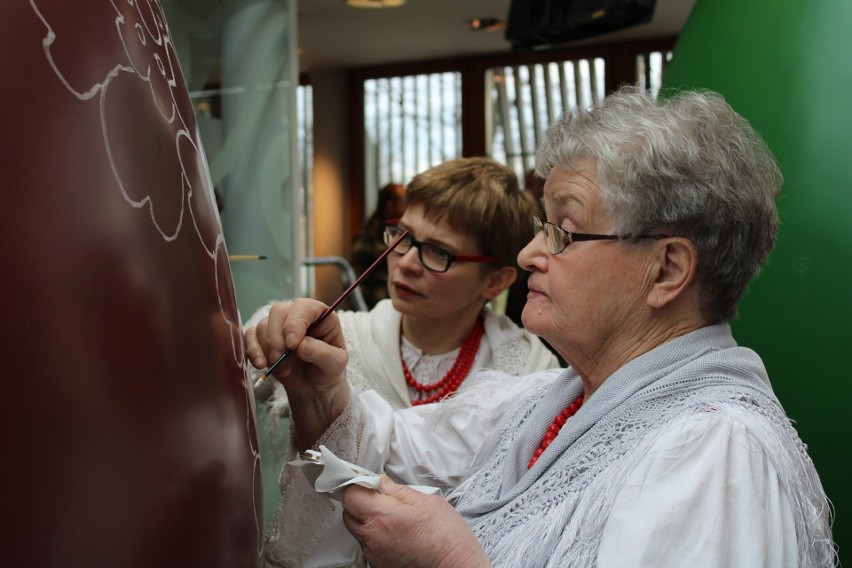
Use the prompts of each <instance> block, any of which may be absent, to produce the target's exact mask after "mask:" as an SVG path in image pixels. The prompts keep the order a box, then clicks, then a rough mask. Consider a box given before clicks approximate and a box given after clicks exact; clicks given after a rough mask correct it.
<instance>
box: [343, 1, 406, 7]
mask: <svg viewBox="0 0 852 568" xmlns="http://www.w3.org/2000/svg"><path fill="white" fill-rule="evenodd" d="M403 4H405V0H346V5H347V6H352V7H353V8H396V7H397V6H402V5H403Z"/></svg>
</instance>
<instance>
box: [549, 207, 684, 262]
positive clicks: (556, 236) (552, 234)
mask: <svg viewBox="0 0 852 568" xmlns="http://www.w3.org/2000/svg"><path fill="white" fill-rule="evenodd" d="M533 228H534V229H535V234H536V235H538V234H539V233H541V232H542V231H544V243H545V244H546V245H547V252H549V253H550V254H559V253H560V252H562V251H563V250H565V247H567V246H568V245H570V244H571V243H574V242H577V241H630V240H634V239H665V238H667V237H669V235H635V236H627V237H622V236H620V235H598V234H594V233H572V232H571V231H568V230H565V229H563V228H562V227H560V226H558V225H556V224H554V223H551V222H549V221H542V220H541V217H539V216H538V215H533Z"/></svg>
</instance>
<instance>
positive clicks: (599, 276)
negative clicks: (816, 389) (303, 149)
mask: <svg viewBox="0 0 852 568" xmlns="http://www.w3.org/2000/svg"><path fill="white" fill-rule="evenodd" d="M536 169H537V172H538V174H539V175H541V176H543V177H545V178H546V183H545V187H544V210H545V215H546V218H545V219H541V218H538V217H536V218H535V219H534V221H533V222H534V224H535V229H536V232H537V234H536V236H535V237H534V239H533V240H532V241H531V242H530V243H529V244H528V245H527V246H526V248H525V249H524V250H523V251H521V253H520V254H519V256H518V260H519V263H520V265H521V266H522V267H523V268H525V269H526V270H528V271H530V278H529V294H528V296H527V304H526V306H525V308H524V311H523V321H524V324H525V326H526V327H527V328H528V329H529V330H530V331H532V332H534V333H536V334H538V335H540V336H542V337H543V338H545V339H546V340H547V341H548V342H549V343H550V344H551V345H552V346H553V347H554V348H555V349H556V350H557V351H558V352H559V353H560V354H561V355H562V356H563V357H564V358H565V360H566V361H568V363H569V367H568V368H567V369H564V370H561V371H560V370H553V371H545V372H539V373H534V374H532V375H528V376H525V377H520V378H516V379H514V380H510V381H506V380H505V378H503V380H497V379H498V377H499V376H500V373H498V372H492V373H490V374H489V373H480V374H479V376H478V377H477V381H478V387H477V388H470V389H468V391H467V392H466V393H464V394H460V395H458V396H456V397H455V398H454V399H451V400H449V401H447V402H445V403H444V404H441V405H426V406H422V407H419V408H415V409H407V410H403V411H396V412H393V411H390V410H389V409H388V408H387V406H386V404H385V403H383V402H382V400H381V399H380V398H379V397H377V396H373V395H372V394H371V393H370V392H367V393H364V394H361V395H360V396H354V395H352V396H350V391H349V388H348V386H347V385H346V380H345V363H346V358H347V356H346V352H345V349H344V345H343V342H342V339H341V337H340V330H339V327H338V325H337V322H336V320H334V319H333V318H328V319H326V320H325V321H324V322H323V324H322V325H320V326H317V328H316V329H314V330H311V334H310V335H307V336H306V335H305V329H306V328H307V326H308V325H309V324H310V323H311V322H312V321H314V320H315V319H316V318H317V317H318V316H319V314H320V313H321V312H322V310H323V306H322V305H321V304H318V303H316V302H313V301H310V300H305V301H300V302H296V303H295V304H294V305H292V306H291V308H290V310H289V313H288V314H287V315H286V318H284V319H283V320H282V321H279V322H275V325H263V326H261V327H259V328H258V330H257V331H258V333H257V334H256V335H254V334H253V335H252V337H251V338H250V339H249V340H248V353H249V355H250V357H251V358H252V361H253V362H254V364H255V366H262V365H263V364H265V362H266V361H269V360H271V359H274V358H275V357H276V356H277V355H278V353H279V352H280V350H281V346H282V345H283V344H284V339H283V338H284V337H285V335H288V334H289V335H290V337H289V339H288V341H287V346H288V347H296V348H297V350H296V353H297V355H298V357H297V358H296V360H293V361H292V362H291V363H290V364H289V366H287V367H286V368H285V369H282V370H281V371H280V372H279V374H278V377H279V378H280V380H281V381H282V383H283V384H284V386H285V388H286V389H287V390H288V393H289V394H290V401H291V405H292V408H293V428H294V432H295V437H296V442H297V444H298V445H299V447H300V449H301V450H307V449H309V448H311V447H312V446H319V445H324V446H327V447H334V448H336V449H337V450H338V456H339V457H341V458H343V459H345V460H348V461H350V462H354V463H357V464H359V465H361V466H363V467H365V468H367V469H371V470H373V471H384V472H386V473H387V475H388V477H389V478H385V479H384V483H383V488H382V491H379V492H377V491H372V490H370V489H366V488H363V487H358V486H354V487H351V488H349V489H347V490H346V493H345V494H344V496H343V508H344V520H345V523H346V526H347V528H348V529H349V531H350V532H351V533H352V534H353V535H354V536H355V537H356V538H357V539H358V541H359V542H360V543H361V545H362V547H363V550H364V552H365V555H366V557H367V559H368V560H369V561H370V563H371V565H372V566H374V567H382V566H403V565H405V566H424V567H425V566H430V567H434V566H441V567H460V566H490V565H493V566H509V567H520V566H524V567H532V566H553V567H557V566H558V567H563V566H598V567H607V566H634V567H635V566H655V567H656V566H720V567H722V566H725V567H732V566H734V567H740V566H741V567H744V568H745V567H748V568H753V567H755V566H773V567H774V566H832V565H835V564H836V562H837V557H836V553H835V550H834V545H833V543H832V539H831V528H830V522H831V519H830V506H829V503H828V501H827V499H826V496H825V494H824V491H823V489H822V486H821V483H820V481H819V477H818V475H817V473H816V471H815V469H814V466H813V463H812V462H811V460H810V458H809V457H808V455H807V453H806V450H805V446H804V444H803V443H802V442H801V441H800V440H799V437H798V436H797V434H796V432H795V430H794V429H793V427H792V426H791V424H790V420H789V419H788V418H787V416H786V414H785V412H784V410H783V408H782V407H781V404H780V403H779V402H778V400H777V398H776V397H775V395H774V394H773V392H772V388H771V386H770V383H769V377H768V376H767V373H766V370H765V368H764V365H763V363H762V361H761V359H760V357H759V356H758V355H757V354H756V353H754V352H753V351H751V350H749V349H747V348H744V347H740V346H738V345H737V343H736V341H735V340H734V338H733V337H732V335H731V329H730V326H729V324H728V322H729V321H730V320H731V319H733V318H734V317H735V315H736V311H737V304H738V302H739V300H740V298H741V297H742V296H743V294H744V293H745V290H746V288H747V287H748V285H749V283H750V282H751V281H752V279H754V277H755V276H756V275H757V273H758V272H759V271H760V269H761V267H762V266H763V264H764V263H765V262H766V259H767V257H768V255H769V252H770V251H771V249H772V247H773V245H774V243H775V238H776V230H777V225H778V218H777V211H776V206H775V198H776V196H777V195H778V193H779V192H780V190H781V185H782V179H781V174H780V172H779V169H778V167H777V165H776V163H775V160H774V158H773V156H772V154H771V153H770V151H769V150H768V148H767V147H766V145H765V144H764V143H763V141H762V140H761V139H760V137H759V136H758V135H757V134H756V133H755V132H754V130H753V129H752V128H751V127H750V125H749V124H748V123H747V122H746V121H745V120H744V119H743V118H742V117H741V116H739V115H738V114H736V113H735V112H734V111H733V109H731V107H730V106H729V105H728V104H727V103H726V102H725V101H724V100H723V99H722V98H721V97H720V96H718V95H715V94H712V93H706V92H687V93H681V94H678V95H676V96H673V97H671V98H669V99H665V100H660V101H654V100H652V98H651V97H649V96H648V95H647V94H644V93H642V92H640V91H638V90H633V89H623V90H621V91H619V92H617V93H615V94H613V95H610V96H609V97H607V99H606V100H605V101H604V102H603V103H602V104H601V105H599V106H597V107H595V108H592V109H589V110H584V109H577V110H576V111H574V112H572V113H571V114H569V115H567V116H565V117H564V118H562V119H561V120H560V121H559V122H558V123H556V124H555V125H553V126H552V127H551V128H550V129H549V131H548V133H547V135H546V137H545V140H544V141H543V143H542V144H541V146H540V148H539V150H538V152H537V154H536ZM554 379H555V380H554ZM456 413H459V414H463V415H465V416H468V417H469V416H470V415H473V416H474V417H475V420H476V421H478V423H479V427H477V428H475V429H470V428H467V429H464V430H461V429H458V428H454V425H455V424H456V423H457V422H456V420H455V415H456ZM468 420H470V418H469V419H468ZM465 423H469V422H468V421H465ZM448 456H450V457H448ZM392 480H393V481H392ZM398 483H400V484H421V485H423V484H426V485H434V486H439V487H441V488H442V489H445V490H447V494H446V495H445V496H444V497H441V496H437V495H423V494H422V493H420V492H417V491H415V490H413V489H411V488H409V487H405V486H404V485H398Z"/></svg>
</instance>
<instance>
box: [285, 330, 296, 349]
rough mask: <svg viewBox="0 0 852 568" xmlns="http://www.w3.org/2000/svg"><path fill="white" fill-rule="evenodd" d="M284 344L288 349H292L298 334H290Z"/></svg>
mask: <svg viewBox="0 0 852 568" xmlns="http://www.w3.org/2000/svg"><path fill="white" fill-rule="evenodd" d="M284 343H285V344H286V345H287V347H288V348H289V347H292V345H293V344H294V343H296V334H295V333H288V334H287V335H286V336H285V337H284Z"/></svg>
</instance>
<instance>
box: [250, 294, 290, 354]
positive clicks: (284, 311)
mask: <svg viewBox="0 0 852 568" xmlns="http://www.w3.org/2000/svg"><path fill="white" fill-rule="evenodd" d="M292 304H293V302H277V303H275V304H273V305H272V307H271V308H270V309H269V316H267V317H266V318H265V319H264V320H261V322H260V323H259V324H258V334H259V338H260V343H261V345H262V346H263V349H264V353H265V354H266V357H267V360H268V361H274V360H275V359H277V358H278V357H279V356H280V355H281V354H282V353H284V351H286V349H287V348H286V342H285V340H284V325H285V323H286V321H287V318H288V317H289V313H290V308H291V307H292ZM264 326H265V327H264Z"/></svg>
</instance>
